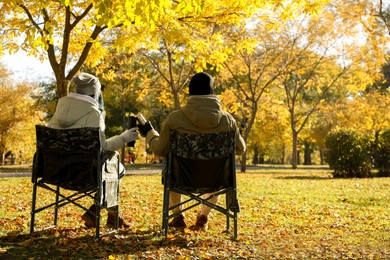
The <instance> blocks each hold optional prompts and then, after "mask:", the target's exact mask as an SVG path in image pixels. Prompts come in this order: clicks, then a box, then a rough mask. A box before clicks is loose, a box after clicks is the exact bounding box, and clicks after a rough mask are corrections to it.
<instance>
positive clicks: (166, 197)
mask: <svg viewBox="0 0 390 260" xmlns="http://www.w3.org/2000/svg"><path fill="white" fill-rule="evenodd" d="M168 214H169V189H164V198H163V217H162V228H163V229H164V235H165V236H167V235H168Z"/></svg>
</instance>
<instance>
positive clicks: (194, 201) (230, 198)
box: [162, 132, 240, 240]
mask: <svg viewBox="0 0 390 260" xmlns="http://www.w3.org/2000/svg"><path fill="white" fill-rule="evenodd" d="M232 135H233V136H234V137H235V135H234V132H233V133H232ZM175 156H176V155H175V154H174V153H173V152H172V151H171V152H170V153H169V155H168V157H167V169H166V170H163V185H164V194H163V215H162V227H163V230H164V235H165V236H167V235H168V229H169V225H168V222H169V220H170V219H171V218H174V217H175V216H177V215H179V214H182V213H184V212H186V211H188V210H190V209H192V208H194V207H196V206H198V205H201V204H205V205H207V206H209V207H210V208H212V209H214V210H216V211H218V212H220V213H222V214H224V215H225V216H226V231H227V232H229V233H230V222H231V219H232V220H233V238H234V240H236V239H237V237H238V224H237V222H238V212H239V211H240V207H239V203H238V199H237V182H236V165H235V142H234V151H233V152H232V153H230V154H229V155H228V158H226V159H227V160H229V172H230V174H229V178H230V182H231V185H230V186H229V187H225V188H223V189H219V190H217V191H215V192H214V191H213V194H212V195H211V196H209V197H207V198H202V196H203V195H204V194H206V193H210V191H209V190H207V191H206V189H204V191H202V188H200V189H199V188H193V187H185V188H181V187H177V186H175V185H174V184H172V175H173V168H174V167H173V161H174V157H175ZM170 192H176V193H179V194H181V195H183V196H185V199H184V198H183V199H182V201H181V203H180V204H178V205H173V206H171V207H170V206H169V193H170ZM219 195H226V199H225V200H226V205H225V208H224V207H221V206H219V205H216V204H213V203H210V202H209V200H210V199H211V198H213V197H216V196H219ZM185 204H190V205H187V206H186V207H184V206H185ZM180 206H183V208H182V210H180V211H179V212H176V213H172V214H170V211H171V210H172V209H174V208H176V207H180Z"/></svg>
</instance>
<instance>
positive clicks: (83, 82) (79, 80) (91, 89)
mask: <svg viewBox="0 0 390 260" xmlns="http://www.w3.org/2000/svg"><path fill="white" fill-rule="evenodd" d="M73 82H74V84H75V85H76V92H77V93H79V94H84V95H88V96H94V95H96V94H97V93H98V92H100V88H101V86H100V82H99V80H98V79H97V78H96V77H95V76H93V75H91V74H88V73H80V74H78V75H76V76H74V77H73Z"/></svg>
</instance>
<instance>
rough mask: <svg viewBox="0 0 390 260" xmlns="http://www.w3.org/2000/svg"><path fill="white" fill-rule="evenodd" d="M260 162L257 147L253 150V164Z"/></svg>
mask: <svg viewBox="0 0 390 260" xmlns="http://www.w3.org/2000/svg"><path fill="white" fill-rule="evenodd" d="M258 163H259V149H258V148H257V147H256V148H255V149H254V151H253V164H258Z"/></svg>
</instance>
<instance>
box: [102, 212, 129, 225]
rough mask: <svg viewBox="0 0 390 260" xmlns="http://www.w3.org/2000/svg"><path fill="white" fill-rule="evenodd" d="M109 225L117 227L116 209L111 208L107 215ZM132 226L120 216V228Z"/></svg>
mask: <svg viewBox="0 0 390 260" xmlns="http://www.w3.org/2000/svg"><path fill="white" fill-rule="evenodd" d="M106 225H107V227H109V228H115V211H113V210H109V211H108V216H107V224H106ZM128 227H130V225H129V223H127V222H126V220H124V219H123V218H122V217H121V216H119V221H118V228H128Z"/></svg>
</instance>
